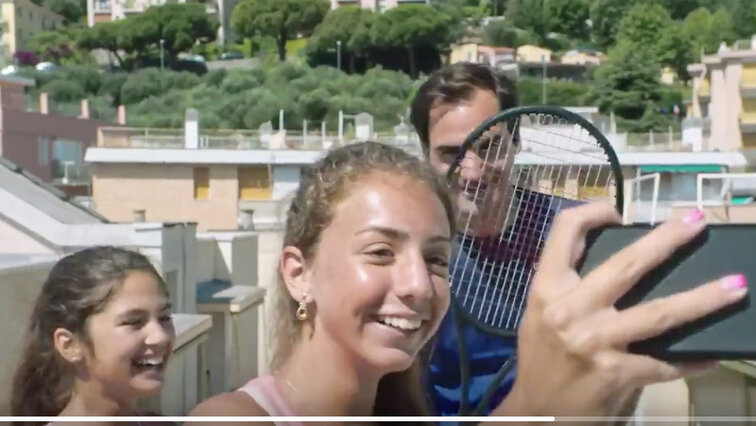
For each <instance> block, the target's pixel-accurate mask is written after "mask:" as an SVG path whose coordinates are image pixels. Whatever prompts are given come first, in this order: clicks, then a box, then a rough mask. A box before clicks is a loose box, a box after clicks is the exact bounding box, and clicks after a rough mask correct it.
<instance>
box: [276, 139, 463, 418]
mask: <svg viewBox="0 0 756 426" xmlns="http://www.w3.org/2000/svg"><path fill="white" fill-rule="evenodd" d="M375 172H385V173H390V174H392V175H395V176H406V177H407V178H408V179H411V180H414V181H417V182H421V183H424V184H425V185H427V186H428V188H429V189H430V190H431V191H433V193H434V194H436V196H437V197H438V199H439V200H440V201H441V203H442V204H443V206H444V209H445V210H446V213H447V219H448V220H449V226H450V227H451V229H452V234H453V232H454V229H453V228H454V211H453V202H452V198H451V195H450V194H449V192H448V188H447V185H446V184H445V182H444V181H443V180H442V179H441V177H440V176H438V175H437V174H436V172H435V171H434V170H433V169H432V168H431V167H430V166H429V165H428V164H427V163H426V162H425V161H423V160H421V159H420V158H419V157H415V156H413V155H411V154H408V153H407V152H405V151H403V150H401V149H399V148H395V147H391V146H389V145H385V144H380V143H375V142H360V143H354V144H350V145H347V146H344V147H340V148H336V149H333V150H331V151H330V152H329V153H328V154H327V155H326V156H325V157H324V158H322V159H321V160H319V161H318V162H316V163H315V164H313V165H312V167H310V168H309V169H308V170H307V172H306V173H305V175H304V176H303V177H302V179H301V180H300V185H299V188H298V190H297V192H296V194H295V196H294V198H293V200H292V201H291V205H290V207H289V211H288V213H287V217H286V233H285V236H284V242H283V245H284V247H286V246H294V247H297V248H298V249H300V250H301V251H302V255H303V256H304V257H305V259H308V260H309V259H311V258H312V256H313V255H314V253H315V250H316V249H317V246H318V243H319V240H320V235H321V233H322V232H323V230H324V229H325V228H326V227H328V226H329V225H330V223H331V220H332V219H333V211H334V208H335V207H336V206H337V205H338V204H339V203H340V202H341V201H342V200H344V199H346V198H347V197H348V196H349V193H350V191H351V190H352V189H353V188H354V187H355V185H356V184H358V183H359V182H360V180H362V179H364V178H365V177H367V176H369V175H371V174H373V173H375ZM274 297H275V314H274V322H273V323H274V324H275V326H274V330H272V331H273V333H274V336H275V342H276V343H275V348H274V354H273V361H272V365H271V367H272V369H273V370H274V371H275V370H277V369H278V368H280V367H281V365H282V364H283V363H284V362H285V361H286V360H287V359H288V358H289V356H291V353H292V351H293V349H294V347H295V346H296V345H297V344H298V342H299V340H300V338H301V334H302V333H301V327H302V322H301V321H298V320H297V319H296V315H295V313H296V310H297V307H298V303H297V302H296V301H295V300H294V299H293V298H292V297H291V295H290V294H289V293H288V291H287V290H286V288H285V286H284V284H283V282H282V280H281V276H280V271H279V273H278V285H276V290H275V296H274ZM423 359H424V356H419V357H418V359H417V360H415V362H414V363H413V364H412V366H411V367H410V368H409V369H407V370H405V371H401V372H397V373H392V374H388V375H386V376H385V377H384V378H383V379H381V382H380V383H379V386H378V394H377V395H376V403H375V407H374V410H373V414H374V415H422V414H427V413H428V411H429V410H428V401H427V398H426V397H425V396H424V395H425V394H426V392H425V391H424V389H423V388H422V386H421V385H422V377H423V375H424V373H425V365H424V364H425V363H424V362H423V361H422V360H423Z"/></svg>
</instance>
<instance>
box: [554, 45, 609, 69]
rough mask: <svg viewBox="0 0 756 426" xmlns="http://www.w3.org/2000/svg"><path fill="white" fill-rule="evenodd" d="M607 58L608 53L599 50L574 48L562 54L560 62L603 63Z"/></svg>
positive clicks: (578, 63)
mask: <svg viewBox="0 0 756 426" xmlns="http://www.w3.org/2000/svg"><path fill="white" fill-rule="evenodd" d="M606 59H607V58H606V55H604V54H603V53H602V52H599V51H595V50H578V49H573V50H570V51H568V52H566V53H565V54H564V55H562V57H561V59H560V62H561V63H563V64H572V65H601V64H602V63H603V62H604V61H606Z"/></svg>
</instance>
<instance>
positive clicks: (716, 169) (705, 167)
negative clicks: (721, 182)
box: [640, 164, 722, 173]
mask: <svg viewBox="0 0 756 426" xmlns="http://www.w3.org/2000/svg"><path fill="white" fill-rule="evenodd" d="M640 171H641V172H642V173H720V172H721V171H722V166H719V165H716V164H680V165H664V164H662V165H651V166H640Z"/></svg>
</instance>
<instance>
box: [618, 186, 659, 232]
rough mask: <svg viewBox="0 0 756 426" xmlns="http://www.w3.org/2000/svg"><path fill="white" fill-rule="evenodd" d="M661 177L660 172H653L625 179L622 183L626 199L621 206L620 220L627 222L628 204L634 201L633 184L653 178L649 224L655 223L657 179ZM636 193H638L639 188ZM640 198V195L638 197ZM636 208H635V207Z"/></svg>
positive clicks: (657, 199)
mask: <svg viewBox="0 0 756 426" xmlns="http://www.w3.org/2000/svg"><path fill="white" fill-rule="evenodd" d="M660 178H661V174H660V173H653V174H648V175H643V176H639V177H635V178H632V179H627V180H625V183H624V192H625V194H626V195H625V196H626V197H627V200H626V201H625V205H624V206H623V212H622V222H623V223H624V224H627V223H629V221H628V215H629V214H630V204H632V202H633V201H634V197H633V195H632V194H633V193H634V192H635V191H633V189H634V186H635V185H640V183H641V182H644V181H647V180H653V181H654V191H653V194H652V196H651V220H650V223H651V225H653V224H655V223H656V207H657V204H658V201H659V181H660ZM638 193H639V194H640V188H639V191H638ZM638 199H639V200H640V197H638ZM636 210H637V209H636Z"/></svg>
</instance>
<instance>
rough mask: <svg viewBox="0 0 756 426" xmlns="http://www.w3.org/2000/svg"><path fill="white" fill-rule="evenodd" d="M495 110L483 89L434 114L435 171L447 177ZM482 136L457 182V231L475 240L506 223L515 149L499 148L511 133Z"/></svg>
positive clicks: (434, 110) (490, 96) (462, 165)
mask: <svg viewBox="0 0 756 426" xmlns="http://www.w3.org/2000/svg"><path fill="white" fill-rule="evenodd" d="M499 110H500V106H499V101H498V99H497V98H496V96H495V95H494V93H492V92H491V91H487V90H483V89H477V90H476V91H475V92H474V94H473V96H472V97H471V98H470V100H468V101H465V102H461V103H459V104H442V105H438V106H436V107H434V108H432V109H431V111H430V117H429V118H430V120H429V126H428V138H429V142H430V143H429V145H430V146H429V161H430V163H431V165H432V166H433V168H434V169H436V171H437V172H438V173H440V174H442V175H446V174H447V173H448V171H449V168H450V167H451V164H452V162H453V161H454V160H455V158H456V157H457V155H458V154H459V150H460V148H461V147H462V145H463V143H464V141H465V139H466V138H467V137H468V135H469V134H470V133H472V132H473V131H474V130H475V129H476V128H477V127H478V126H480V125H481V124H482V123H483V122H484V121H485V120H487V119H488V118H490V117H491V116H493V115H496V114H497V113H498V112H499ZM486 134H489V136H490V137H489V138H485V137H483V138H481V139H480V141H479V143H481V144H486V146H485V147H483V146H476V147H474V148H473V149H471V150H469V151H468V152H466V153H465V157H464V158H463V159H462V160H461V162H460V165H459V166H460V168H459V170H458V173H457V182H456V189H457V190H458V191H457V194H456V201H457V207H458V212H459V214H458V218H457V219H458V224H457V226H458V227H459V229H464V230H465V233H468V234H475V235H479V236H487V235H495V234H496V233H498V232H501V230H502V229H503V228H504V227H505V226H506V224H507V223H508V222H509V211H510V208H509V207H511V206H510V200H511V195H512V189H513V188H512V185H511V183H510V180H511V178H512V176H511V174H512V173H511V172H512V167H513V164H514V155H513V154H514V151H513V150H514V149H515V148H514V146H511V142H507V143H506V145H504V146H500V145H499V143H501V142H502V141H509V140H511V139H510V137H509V136H508V134H509V133H508V132H507V131H506V130H505V129H497V128H493V129H491V130H489V131H488V132H486ZM491 150H493V151H491ZM510 150H512V151H510ZM491 152H493V154H491V155H489V154H490V153H491ZM483 153H487V154H483ZM479 154H480V155H479Z"/></svg>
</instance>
